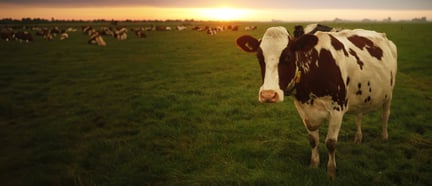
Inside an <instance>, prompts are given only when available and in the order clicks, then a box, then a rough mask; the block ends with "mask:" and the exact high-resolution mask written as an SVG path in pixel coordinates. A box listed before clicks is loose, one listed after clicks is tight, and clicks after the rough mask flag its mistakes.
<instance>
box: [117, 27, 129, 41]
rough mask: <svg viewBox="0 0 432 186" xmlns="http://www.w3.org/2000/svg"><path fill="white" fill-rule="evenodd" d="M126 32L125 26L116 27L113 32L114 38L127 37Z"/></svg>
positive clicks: (123, 38) (121, 38)
mask: <svg viewBox="0 0 432 186" xmlns="http://www.w3.org/2000/svg"><path fill="white" fill-rule="evenodd" d="M127 32H128V29H127V28H126V27H122V28H117V30H116V31H115V33H114V36H115V38H117V40H126V39H127Z"/></svg>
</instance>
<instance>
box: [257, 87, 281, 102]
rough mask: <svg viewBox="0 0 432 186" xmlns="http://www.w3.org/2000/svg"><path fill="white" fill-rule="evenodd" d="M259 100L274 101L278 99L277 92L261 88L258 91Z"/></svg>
mask: <svg viewBox="0 0 432 186" xmlns="http://www.w3.org/2000/svg"><path fill="white" fill-rule="evenodd" d="M260 97H261V101H263V102H270V103H274V102H277V101H278V94H277V92H276V91H274V90H263V91H261V93H260Z"/></svg>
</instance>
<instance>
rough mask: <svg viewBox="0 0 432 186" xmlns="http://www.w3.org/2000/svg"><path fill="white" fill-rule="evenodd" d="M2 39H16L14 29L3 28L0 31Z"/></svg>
mask: <svg viewBox="0 0 432 186" xmlns="http://www.w3.org/2000/svg"><path fill="white" fill-rule="evenodd" d="M0 36H1V39H3V40H5V41H10V40H12V39H15V34H14V32H13V31H12V30H9V29H2V30H1V33H0Z"/></svg>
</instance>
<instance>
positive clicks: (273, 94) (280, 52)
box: [236, 27, 318, 103]
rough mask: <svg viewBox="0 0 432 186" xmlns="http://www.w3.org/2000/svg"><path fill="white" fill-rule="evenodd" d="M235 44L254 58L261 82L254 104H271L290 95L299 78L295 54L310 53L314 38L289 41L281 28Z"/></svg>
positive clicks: (315, 39)
mask: <svg viewBox="0 0 432 186" xmlns="http://www.w3.org/2000/svg"><path fill="white" fill-rule="evenodd" d="M236 42H237V46H239V47H240V48H241V49H242V50H244V51H246V52H250V53H256V55H257V58H258V61H259V64H260V67H261V77H262V80H263V84H262V86H261V87H260V90H259V93H258V100H259V101H260V102H266V103H275V102H281V101H283V99H284V92H285V91H287V92H288V93H290V92H291V91H292V90H293V89H294V86H295V83H296V81H298V78H300V77H299V73H298V67H297V65H296V63H297V62H296V60H297V57H296V55H295V53H296V51H299V50H303V51H307V50H310V49H312V48H313V47H314V46H315V45H316V44H317V42H318V38H317V37H315V36H314V35H309V34H306V35H303V36H301V37H299V38H297V39H293V38H291V37H290V35H289V33H288V31H287V30H286V29H285V28H284V27H270V28H268V29H267V30H266V32H265V33H264V35H263V37H262V39H261V40H257V39H256V38H254V37H252V36H249V35H244V36H241V37H239V38H238V39H237V41H236Z"/></svg>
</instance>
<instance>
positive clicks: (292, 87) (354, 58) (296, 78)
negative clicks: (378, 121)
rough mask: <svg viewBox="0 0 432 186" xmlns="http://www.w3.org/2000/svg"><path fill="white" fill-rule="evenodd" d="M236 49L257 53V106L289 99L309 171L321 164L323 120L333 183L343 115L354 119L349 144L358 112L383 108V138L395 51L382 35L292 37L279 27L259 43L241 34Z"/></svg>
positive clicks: (344, 32) (358, 138) (359, 137)
mask: <svg viewBox="0 0 432 186" xmlns="http://www.w3.org/2000/svg"><path fill="white" fill-rule="evenodd" d="M237 45H238V46H239V47H240V48H241V49H243V50H244V51H247V52H253V53H256V54H257V57H258V61H259V64H260V67H261V76H262V80H263V84H262V86H261V87H260V89H259V93H258V100H259V101H260V102H267V103H274V102H281V101H283V100H284V96H285V95H291V96H293V98H294V105H295V107H296V109H297V111H298V113H299V115H300V117H301V118H302V121H303V124H304V126H305V128H306V130H307V132H308V134H309V135H308V138H309V142H310V145H311V147H312V155H311V166H312V167H318V165H319V163H320V159H319V153H318V144H319V132H318V128H319V126H320V124H321V123H322V122H323V121H325V120H326V121H328V124H329V125H328V132H327V137H326V139H325V143H326V146H327V149H328V152H329V161H328V164H327V173H328V174H329V176H330V177H332V178H334V177H335V176H336V160H335V152H336V144H337V141H338V135H339V130H340V128H341V124H342V118H343V116H344V114H345V113H354V114H356V116H357V119H356V125H357V132H356V134H355V139H354V140H355V142H356V143H360V142H361V141H362V132H361V119H362V116H363V113H366V112H369V111H372V110H374V109H377V108H382V138H383V139H384V140H386V139H388V133H387V124H388V119H389V115H390V103H391V100H392V95H393V93H392V92H393V88H394V86H395V77H396V71H397V62H396V61H397V49H396V46H395V45H394V43H393V42H392V41H390V40H388V39H387V37H386V35H385V34H384V33H377V32H375V31H369V30H363V29H355V30H342V31H339V32H320V31H318V32H315V33H314V34H304V35H302V36H300V37H298V38H293V37H291V36H290V35H289V33H288V32H287V30H286V29H285V28H284V27H271V28H268V29H267V30H266V32H265V33H264V36H263V37H262V39H261V40H257V39H255V38H253V37H252V36H248V35H245V36H242V37H239V38H238V39H237Z"/></svg>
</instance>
